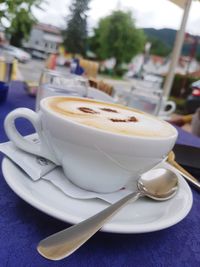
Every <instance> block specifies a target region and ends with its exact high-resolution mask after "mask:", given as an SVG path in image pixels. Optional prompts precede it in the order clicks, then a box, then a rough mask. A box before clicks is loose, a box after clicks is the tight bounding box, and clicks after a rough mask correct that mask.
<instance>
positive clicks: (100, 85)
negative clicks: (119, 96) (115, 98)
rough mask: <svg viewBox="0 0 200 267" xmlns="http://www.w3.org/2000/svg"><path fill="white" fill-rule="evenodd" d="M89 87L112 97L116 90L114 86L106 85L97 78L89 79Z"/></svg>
mask: <svg viewBox="0 0 200 267" xmlns="http://www.w3.org/2000/svg"><path fill="white" fill-rule="evenodd" d="M89 85H90V86H91V87H93V88H96V89H98V90H100V91H102V92H104V93H106V94H108V95H110V96H112V95H113V93H114V88H113V86H112V85H110V84H108V83H105V82H104V81H101V80H97V79H95V78H89Z"/></svg>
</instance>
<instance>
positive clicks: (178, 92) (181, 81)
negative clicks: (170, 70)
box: [171, 74, 199, 98]
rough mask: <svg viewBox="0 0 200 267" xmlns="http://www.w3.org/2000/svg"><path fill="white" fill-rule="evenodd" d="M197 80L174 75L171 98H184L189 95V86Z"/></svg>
mask: <svg viewBox="0 0 200 267" xmlns="http://www.w3.org/2000/svg"><path fill="white" fill-rule="evenodd" d="M198 80H199V78H194V77H191V76H189V75H188V76H186V75H181V74H176V75H175V78H174V82H173V85H172V90H171V96H174V97H181V98H186V97H187V96H188V95H189V94H190V93H191V88H190V86H191V84H192V83H193V82H195V81H198Z"/></svg>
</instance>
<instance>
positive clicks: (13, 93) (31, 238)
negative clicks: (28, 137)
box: [0, 83, 200, 267]
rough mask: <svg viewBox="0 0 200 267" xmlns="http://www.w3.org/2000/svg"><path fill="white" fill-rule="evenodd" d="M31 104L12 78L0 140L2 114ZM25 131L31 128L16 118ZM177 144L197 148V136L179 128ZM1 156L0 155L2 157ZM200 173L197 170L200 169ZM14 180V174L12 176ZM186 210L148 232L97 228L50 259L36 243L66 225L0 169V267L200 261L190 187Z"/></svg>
mask: <svg viewBox="0 0 200 267" xmlns="http://www.w3.org/2000/svg"><path fill="white" fill-rule="evenodd" d="M22 106H23V107H28V108H32V109H34V106H35V99H34V98H31V97H30V96H28V95H27V94H26V93H25V91H24V90H23V88H22V85H21V83H13V84H12V85H11V88H10V92H9V95H8V99H7V102H6V103H5V104H3V105H0V142H4V141H7V137H6V135H5V133H4V130H3V121H4V118H5V116H6V115H7V113H8V112H10V111H11V110H13V109H15V108H17V107H22ZM19 127H20V128H22V130H21V131H22V133H23V134H30V133H31V132H32V131H33V129H32V127H31V126H30V124H28V123H26V124H25V123H24V121H23V122H21V121H20V122H19ZM178 131H179V138H178V141H177V142H178V143H182V144H188V145H194V146H197V147H200V138H197V137H195V136H192V135H191V134H189V133H186V132H184V131H183V130H181V129H180V128H178ZM2 158H3V156H2V155H0V160H2ZM199 178H200V172H199ZM13 179H15V177H13ZM193 197H194V203H193V207H192V210H191V212H190V213H189V215H188V216H187V217H186V218H185V219H184V220H182V221H181V222H180V223H178V224H177V225H174V226H173V227H171V228H168V229H165V230H162V231H157V232H153V233H147V234H111V233H102V232H99V233H97V234H96V235H95V236H94V237H93V238H92V239H91V240H89V241H88V242H87V243H86V244H85V245H84V246H82V247H81V248H80V249H79V250H78V251H76V252H75V253H74V254H72V255H71V256H70V257H68V258H66V259H64V260H62V261H59V262H52V261H49V260H46V259H44V258H43V257H41V256H40V255H39V254H38V253H37V251H36V246H37V244H38V242H39V241H40V240H41V239H43V238H44V237H46V236H48V235H50V234H52V233H54V232H57V231H59V230H61V229H64V228H66V227H68V226H69V225H68V224H66V223H63V222H61V221H59V220H57V219H54V218H52V217H50V216H48V215H46V214H44V213H42V212H40V211H38V210H36V209H35V208H33V207H32V206H30V205H29V204H27V203H26V202H24V201H23V200H22V199H20V198H19V197H18V196H17V195H16V194H15V193H13V192H12V191H11V189H10V188H9V187H8V185H7V184H6V182H5V180H4V178H3V175H2V172H1V171H0V229H1V234H0V267H4V266H6V267H10V266H11V267H29V266H34V267H45V266H63V267H67V266H69V267H73V266H75V267H86V266H87V267H113V266H115V267H129V266H130V267H150V266H151V267H172V266H173V267H179V266H180V267H192V266H195V267H196V266H200V212H199V207H200V193H198V192H196V191H195V190H193Z"/></svg>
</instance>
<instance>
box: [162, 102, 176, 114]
mask: <svg viewBox="0 0 200 267" xmlns="http://www.w3.org/2000/svg"><path fill="white" fill-rule="evenodd" d="M167 106H170V109H169V110H166V111H165V108H166V107H167ZM175 110H176V103H174V101H166V102H165V105H164V110H163V111H162V112H161V113H162V115H170V114H172V113H173V112H174V111H175Z"/></svg>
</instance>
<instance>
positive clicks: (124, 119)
mask: <svg viewBox="0 0 200 267" xmlns="http://www.w3.org/2000/svg"><path fill="white" fill-rule="evenodd" d="M44 105H45V107H46V108H47V109H50V111H52V112H54V113H55V114H57V115H58V116H62V117H63V118H66V119H67V120H70V121H73V122H76V123H78V124H82V125H85V126H88V127H92V128H96V129H99V130H102V131H106V132H111V133H115V134H120V135H128V136H141V137H151V138H153V137H155V138H158V137H161V138H162V137H163V138H164V137H169V136H173V135H174V134H175V130H174V128H173V127H172V126H171V125H170V124H168V123H167V122H165V121H162V120H160V119H157V118H156V117H154V116H151V115H149V114H146V113H143V112H141V111H139V110H135V109H133V108H129V107H125V106H121V105H118V104H112V103H104V102H100V101H98V100H92V99H87V98H75V97H60V96H58V97H50V98H46V99H45V101H44Z"/></svg>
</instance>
